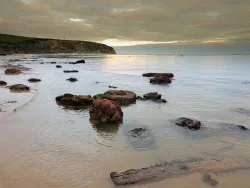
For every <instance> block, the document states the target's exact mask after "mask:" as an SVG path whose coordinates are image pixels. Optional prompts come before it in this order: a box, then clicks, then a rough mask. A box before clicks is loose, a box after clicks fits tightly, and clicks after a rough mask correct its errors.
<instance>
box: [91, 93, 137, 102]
mask: <svg viewBox="0 0 250 188" xmlns="http://www.w3.org/2000/svg"><path fill="white" fill-rule="evenodd" d="M94 98H95V99H98V98H100V99H108V100H111V101H115V102H117V103H118V104H120V105H129V104H132V103H135V102H136V94H135V93H134V92H132V91H126V90H108V91H107V92H105V93H104V94H98V95H95V96H94Z"/></svg>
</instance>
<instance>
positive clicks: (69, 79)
mask: <svg viewBox="0 0 250 188" xmlns="http://www.w3.org/2000/svg"><path fill="white" fill-rule="evenodd" d="M66 80H68V81H70V82H77V81H78V80H77V79H76V78H68V79H66Z"/></svg>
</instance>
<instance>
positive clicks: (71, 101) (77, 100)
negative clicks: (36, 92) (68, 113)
mask: <svg viewBox="0 0 250 188" xmlns="http://www.w3.org/2000/svg"><path fill="white" fill-rule="evenodd" d="M56 101H57V102H59V103H60V104H62V105H65V106H84V105H85V106H86V105H91V104H92V103H93V98H92V97H91V96H90V95H72V94H67V93H66V94H64V95H61V96H58V97H56Z"/></svg>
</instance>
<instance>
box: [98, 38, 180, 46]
mask: <svg viewBox="0 0 250 188" xmlns="http://www.w3.org/2000/svg"><path fill="white" fill-rule="evenodd" d="M101 43H103V44H106V45H109V46H136V45H143V44H174V43H178V41H168V42H155V41H127V40H119V39H106V40H104V41H101Z"/></svg>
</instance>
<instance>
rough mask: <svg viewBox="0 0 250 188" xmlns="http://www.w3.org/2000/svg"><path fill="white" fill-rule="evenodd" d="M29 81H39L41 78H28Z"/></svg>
mask: <svg viewBox="0 0 250 188" xmlns="http://www.w3.org/2000/svg"><path fill="white" fill-rule="evenodd" d="M28 81H29V82H41V79H38V78H30V79H28Z"/></svg>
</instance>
